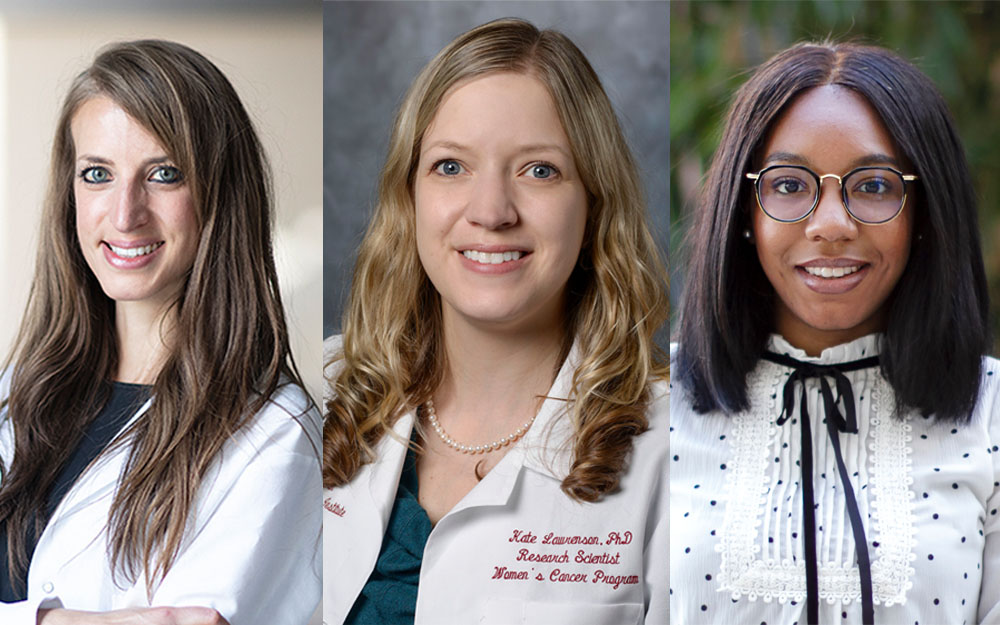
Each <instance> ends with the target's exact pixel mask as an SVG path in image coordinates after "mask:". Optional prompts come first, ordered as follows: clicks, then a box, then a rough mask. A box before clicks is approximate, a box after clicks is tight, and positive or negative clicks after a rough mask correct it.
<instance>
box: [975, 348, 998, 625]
mask: <svg viewBox="0 0 1000 625" xmlns="http://www.w3.org/2000/svg"><path fill="white" fill-rule="evenodd" d="M987 362H988V363H989V364H988V367H989V368H990V371H989V372H988V373H989V375H993V376H997V375H1000V370H998V369H1000V368H998V367H997V366H996V365H997V362H996V361H994V360H992V359H991V360H988V361H987ZM992 400H993V401H992V410H990V411H989V414H988V415H986V418H987V419H989V450H990V453H991V454H992V456H991V457H992V459H993V490H992V493H991V494H990V495H989V497H987V499H986V520H985V522H984V523H983V533H984V535H985V540H986V542H985V545H984V547H983V581H982V588H981V590H980V594H979V622H980V623H981V624H982V625H987V624H994V625H996V624H1000V394H998V395H997V396H995V397H993V398H992Z"/></svg>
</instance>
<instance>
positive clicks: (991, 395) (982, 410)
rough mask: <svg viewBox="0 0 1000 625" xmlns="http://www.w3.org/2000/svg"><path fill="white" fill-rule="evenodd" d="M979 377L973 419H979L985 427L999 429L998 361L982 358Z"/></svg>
mask: <svg viewBox="0 0 1000 625" xmlns="http://www.w3.org/2000/svg"><path fill="white" fill-rule="evenodd" d="M981 375H982V379H981V381H980V384H979V398H978V399H977V400H976V408H975V413H977V414H976V415H974V419H975V418H980V419H982V420H983V421H984V422H985V423H987V425H989V424H991V423H992V425H993V427H997V428H1000V360H998V359H996V358H993V357H992V356H986V357H984V358H983V366H982V374H981Z"/></svg>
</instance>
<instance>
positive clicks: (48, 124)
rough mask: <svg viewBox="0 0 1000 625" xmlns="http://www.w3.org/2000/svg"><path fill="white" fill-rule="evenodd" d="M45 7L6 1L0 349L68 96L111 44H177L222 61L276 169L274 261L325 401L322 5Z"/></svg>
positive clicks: (1, 8) (27, 263) (308, 375)
mask: <svg viewBox="0 0 1000 625" xmlns="http://www.w3.org/2000/svg"><path fill="white" fill-rule="evenodd" d="M40 4H41V5H43V6H42V8H38V6H39V5H38V4H34V5H32V6H33V7H35V8H30V7H27V6H24V5H20V6H14V7H11V6H9V3H8V4H4V3H2V0H0V294H2V305H0V352H2V353H4V354H6V352H7V350H8V348H9V345H10V342H11V340H12V339H13V337H14V334H15V333H16V330H17V325H18V323H19V322H20V317H21V314H22V312H23V309H24V304H25V300H26V298H27V293H28V287H29V284H30V280H31V275H32V272H33V268H34V259H35V252H36V247H37V240H38V225H39V224H38V219H39V215H40V210H41V205H42V199H43V195H44V192H45V187H46V183H47V176H48V161H49V152H50V150H51V146H52V134H53V131H54V129H55V123H56V117H57V114H58V108H59V105H60V104H61V101H62V98H63V96H64V95H65V92H66V89H67V88H68V86H69V84H70V82H71V81H72V79H73V77H74V76H75V75H76V74H77V73H79V72H80V71H81V70H83V69H84V68H85V67H86V66H87V65H88V64H89V63H90V62H91V60H92V59H93V57H94V55H95V53H96V51H97V50H98V49H99V48H101V47H102V46H103V45H104V44H106V43H108V42H111V41H120V40H128V39H139V38H160V39H172V40H175V41H178V42H181V43H184V44H187V45H189V46H191V47H192V48H194V49H196V50H198V51H199V52H201V53H202V54H204V55H205V56H207V57H208V58H209V59H211V60H212V61H213V62H214V63H215V64H216V65H218V66H219V68H220V69H221V70H222V71H223V72H224V73H225V74H226V75H227V76H228V77H229V79H230V81H231V82H232V83H233V85H234V86H235V87H236V90H237V92H238V93H239V94H240V97H241V98H242V100H243V103H244V105H245V106H246V108H247V110H248V111H249V113H250V116H251V118H252V119H253V120H254V122H255V123H256V126H257V131H258V132H259V134H260V136H261V140H262V141H263V143H264V148H265V149H266V151H267V154H268V157H269V158H270V160H271V165H272V168H273V173H274V187H275V192H276V206H277V215H276V217H277V219H276V225H277V229H276V232H275V254H276V258H277V263H278V272H279V277H280V281H281V291H282V297H283V299H284V303H285V307H286V309H287V313H288V319H289V322H290V327H289V332H290V333H291V336H292V349H293V352H294V354H295V358H296V360H297V362H298V365H299V368H300V370H301V372H302V375H303V377H304V379H305V382H306V385H307V386H308V387H309V390H310V392H311V393H312V395H313V397H314V398H317V399H318V398H321V397H322V392H321V388H322V386H321V383H322V364H321V360H322V345H321V344H322V283H323V281H322V277H323V276H322V271H323V270H322V245H323V243H322V230H323V228H322V219H323V218H322V171H323V148H322V123H323V122H322V120H323V117H322V89H323V74H322V64H323V61H322V52H323V31H322V7H321V3H320V2H316V1H313V2H288V3H278V2H260V1H259V0H258V1H257V2H244V3H234V2H220V3H219V4H218V5H214V6H215V7H217V8H215V9H204V8H202V7H201V5H199V4H195V3H189V2H175V3H169V4H168V3H158V4H153V3H145V2H139V3H136V4H133V5H125V6H122V5H121V4H117V6H115V7H114V8H109V7H108V6H106V5H101V6H98V5H90V4H84V3H74V4H70V3H60V2H42V3H40ZM45 5H48V6H47V7H46V6H45ZM57 5H62V6H57ZM142 5H147V6H148V7H149V8H142ZM131 7H138V8H131Z"/></svg>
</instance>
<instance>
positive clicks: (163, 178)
mask: <svg viewBox="0 0 1000 625" xmlns="http://www.w3.org/2000/svg"><path fill="white" fill-rule="evenodd" d="M148 180H149V181H150V182H159V183H161V184H175V183H178V182H180V181H182V180H184V176H183V174H181V170H179V169H177V168H176V167H172V166H170V165H163V166H160V167H157V168H156V169H154V170H153V172H152V173H151V174H149V178H148Z"/></svg>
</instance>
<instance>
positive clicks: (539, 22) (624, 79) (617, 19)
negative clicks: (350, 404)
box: [323, 2, 670, 345]
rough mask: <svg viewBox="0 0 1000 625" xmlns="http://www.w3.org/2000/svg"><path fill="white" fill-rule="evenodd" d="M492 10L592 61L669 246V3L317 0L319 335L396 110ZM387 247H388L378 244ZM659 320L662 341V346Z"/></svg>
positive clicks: (333, 320)
mask: <svg viewBox="0 0 1000 625" xmlns="http://www.w3.org/2000/svg"><path fill="white" fill-rule="evenodd" d="M500 17H521V18H524V19H527V20H529V21H531V22H532V23H534V24H535V25H536V26H538V27H539V28H556V29H558V30H560V31H562V32H564V33H565V34H566V35H568V36H569V37H570V38H571V39H572V40H573V42H574V43H576V45H577V46H579V47H580V49H581V50H583V52H584V54H586V55H587V58H588V59H589V60H590V63H591V64H592V65H593V66H594V69H595V70H596V71H597V74H598V76H600V77H601V81H602V82H603V84H604V88H605V90H606V91H607V92H608V95H609V97H610V98H611V101H612V102H613V103H614V106H615V110H616V111H617V112H618V116H619V119H620V121H621V123H622V126H623V128H624V131H625V134H626V136H627V137H628V139H629V144H630V145H631V146H632V150H633V152H634V153H635V156H636V160H637V162H638V163H639V165H640V167H641V168H642V178H643V183H644V185H645V189H646V197H647V201H648V206H649V213H650V216H651V221H652V223H653V228H654V230H655V235H656V237H657V241H658V243H659V244H660V247H661V249H662V250H663V253H664V255H666V251H667V228H668V226H667V214H668V210H667V201H668V200H667V198H668V195H667V176H668V175H669V174H668V165H669V163H668V159H669V156H668V155H669V143H668V142H669V137H668V123H669V112H668V107H669V101H670V99H669V92H668V90H669V87H668V85H669V80H668V78H669V75H668V72H669V50H670V46H669V29H668V20H669V10H668V6H667V3H666V2H326V3H324V6H323V73H324V76H323V116H324V120H323V281H324V288H323V333H324V335H330V334H333V333H335V332H338V331H339V329H340V317H341V313H342V310H343V303H344V300H345V298H346V296H347V292H348V288H349V284H350V277H351V269H352V267H353V264H354V254H355V250H356V249H357V246H358V244H359V243H360V241H361V236H362V234H363V232H364V227H365V224H366V223H367V221H368V217H369V215H370V214H371V207H372V205H373V204H374V201H375V194H376V186H377V178H378V173H379V170H380V168H381V166H382V162H383V160H384V158H385V153H386V149H387V145H388V141H389V132H390V128H391V124H392V119H393V115H394V114H395V111H396V108H397V106H398V105H399V102H400V100H401V99H402V97H403V95H404V94H405V92H406V88H407V87H408V86H409V84H410V82H411V81H412V80H413V78H414V77H415V76H416V75H417V72H418V71H420V68H421V67H423V66H424V65H425V64H426V63H427V62H428V61H429V60H430V59H431V58H432V57H433V56H434V55H435V54H436V53H437V52H438V51H439V50H440V49H441V48H442V47H444V46H445V44H447V43H448V42H449V41H451V40H452V39H453V38H455V36H457V35H459V34H460V33H462V32H464V31H466V30H469V29H470V28H472V27H474V26H477V25H479V24H482V23H484V22H487V21H490V20H493V19H497V18H500ZM386 253H387V254H389V253H392V252H391V250H386ZM666 337H667V328H663V331H662V332H661V333H660V337H659V338H660V339H661V341H660V342H662V343H663V344H664V345H666Z"/></svg>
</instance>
